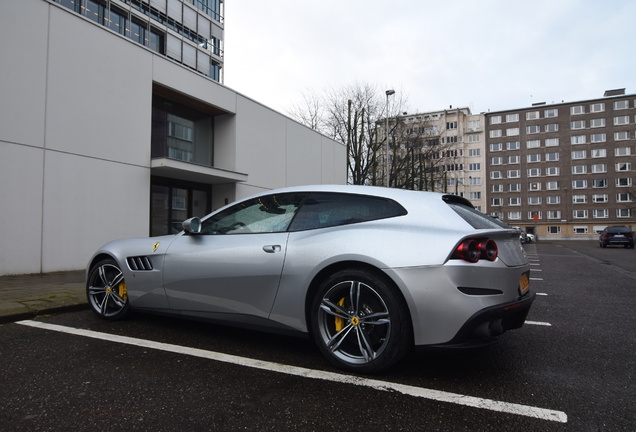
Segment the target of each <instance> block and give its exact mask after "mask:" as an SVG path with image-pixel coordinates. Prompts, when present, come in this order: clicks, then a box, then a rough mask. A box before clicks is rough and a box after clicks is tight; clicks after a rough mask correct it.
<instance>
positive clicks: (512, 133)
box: [506, 128, 519, 136]
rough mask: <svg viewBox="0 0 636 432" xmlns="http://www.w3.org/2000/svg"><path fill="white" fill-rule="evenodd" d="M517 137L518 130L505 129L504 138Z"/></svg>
mask: <svg viewBox="0 0 636 432" xmlns="http://www.w3.org/2000/svg"><path fill="white" fill-rule="evenodd" d="M517 135H519V128H508V129H506V136H517Z"/></svg>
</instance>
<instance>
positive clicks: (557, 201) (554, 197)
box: [545, 195, 561, 204]
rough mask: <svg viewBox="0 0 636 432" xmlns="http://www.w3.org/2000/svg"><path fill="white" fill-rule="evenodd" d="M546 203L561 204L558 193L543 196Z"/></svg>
mask: <svg viewBox="0 0 636 432" xmlns="http://www.w3.org/2000/svg"><path fill="white" fill-rule="evenodd" d="M545 202H546V204H561V197H560V196H559V195H548V196H547V197H546V198H545Z"/></svg>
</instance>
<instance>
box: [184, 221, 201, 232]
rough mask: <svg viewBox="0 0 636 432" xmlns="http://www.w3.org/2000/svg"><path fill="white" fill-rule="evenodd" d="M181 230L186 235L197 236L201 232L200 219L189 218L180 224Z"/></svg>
mask: <svg viewBox="0 0 636 432" xmlns="http://www.w3.org/2000/svg"><path fill="white" fill-rule="evenodd" d="M182 225H183V230H184V231H185V232H186V233H187V234H199V233H200V232H201V219H199V218H198V217H191V218H190V219H186V220H184V221H183V223H182Z"/></svg>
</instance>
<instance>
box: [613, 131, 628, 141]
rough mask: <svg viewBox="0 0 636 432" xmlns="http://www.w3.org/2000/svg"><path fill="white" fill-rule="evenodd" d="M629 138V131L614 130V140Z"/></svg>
mask: <svg viewBox="0 0 636 432" xmlns="http://www.w3.org/2000/svg"><path fill="white" fill-rule="evenodd" d="M628 139H629V132H627V131H621V132H614V141H625V140H628Z"/></svg>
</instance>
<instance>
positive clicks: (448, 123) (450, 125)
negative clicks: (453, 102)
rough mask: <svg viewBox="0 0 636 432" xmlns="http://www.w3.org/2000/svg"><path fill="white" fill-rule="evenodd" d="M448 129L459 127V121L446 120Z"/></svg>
mask: <svg viewBox="0 0 636 432" xmlns="http://www.w3.org/2000/svg"><path fill="white" fill-rule="evenodd" d="M446 129H457V122H456V121H453V122H446Z"/></svg>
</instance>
